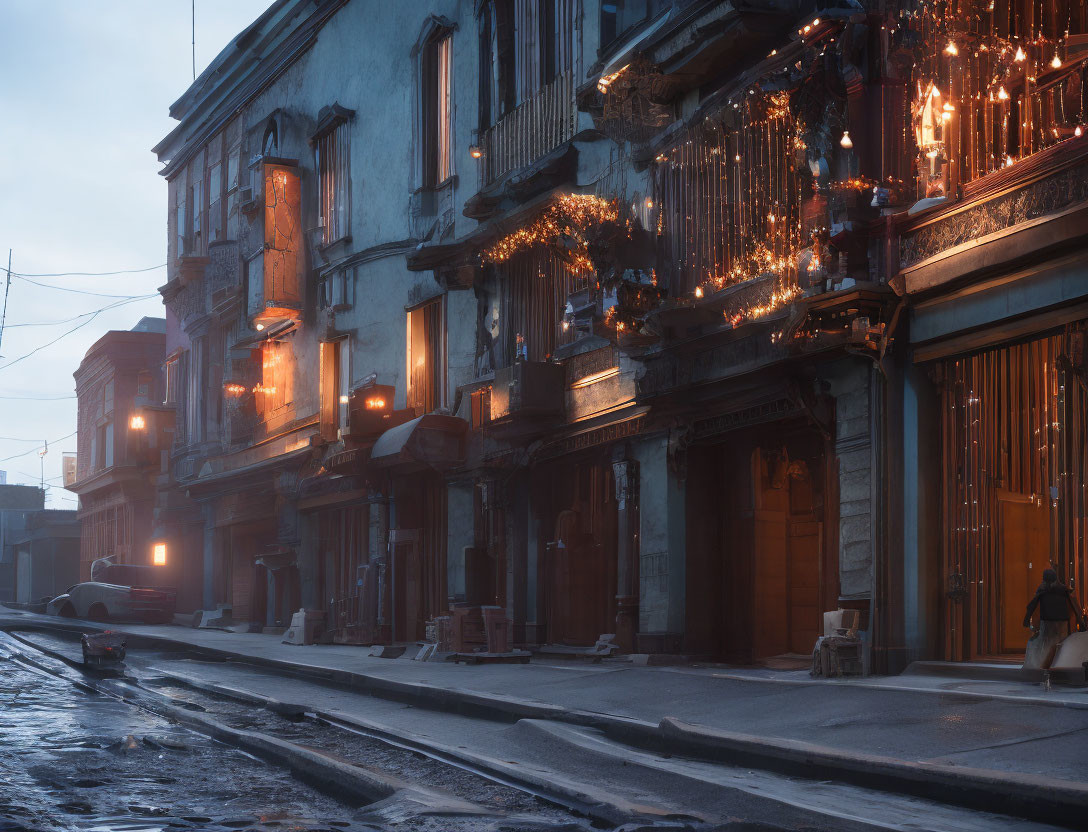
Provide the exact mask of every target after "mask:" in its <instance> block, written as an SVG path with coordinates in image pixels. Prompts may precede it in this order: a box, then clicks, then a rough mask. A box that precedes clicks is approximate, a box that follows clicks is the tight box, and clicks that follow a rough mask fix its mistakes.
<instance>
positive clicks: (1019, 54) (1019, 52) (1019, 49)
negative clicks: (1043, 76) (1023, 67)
mask: <svg viewBox="0 0 1088 832" xmlns="http://www.w3.org/2000/svg"><path fill="white" fill-rule="evenodd" d="M1026 57H1027V54H1026V53H1025V52H1024V47H1022V46H1017V47H1016V54H1015V55H1014V56H1013V60H1014V61H1016V62H1018V63H1019V62H1020V61H1022V60H1024V58H1026Z"/></svg>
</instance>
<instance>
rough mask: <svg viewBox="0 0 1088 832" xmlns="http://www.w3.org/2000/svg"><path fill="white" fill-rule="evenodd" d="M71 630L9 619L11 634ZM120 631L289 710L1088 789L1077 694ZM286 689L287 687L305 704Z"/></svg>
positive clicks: (4, 614) (1082, 697)
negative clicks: (313, 690)
mask: <svg viewBox="0 0 1088 832" xmlns="http://www.w3.org/2000/svg"><path fill="white" fill-rule="evenodd" d="M70 624H72V622H67V621H59V620H58V619H56V618H51V617H48V616H38V615H34V614H30V613H22V612H16V611H11V610H2V611H0V627H4V628H5V629H14V630H18V629H19V628H20V627H24V628H33V627H35V626H45V627H48V628H50V629H57V628H58V625H59V626H60V627H63V626H65V625H70ZM75 626H76V627H78V624H77V625H75ZM114 629H118V630H123V631H124V632H126V633H129V634H130V635H131V636H143V637H147V638H152V639H156V640H158V642H159V647H160V649H163V650H166V651H169V650H170V644H171V643H173V644H177V645H184V646H185V647H187V648H197V649H200V650H205V651H209V652H212V653H215V654H218V655H219V656H224V657H229V658H235V659H242V660H247V661H252V662H256V663H258V664H260V665H262V666H263V667H264V668H265V670H266V671H268V672H264V671H254V672H255V673H259V674H260V675H261V676H262V677H263V679H262V681H261V682H260V684H261V687H262V691H263V692H264V693H265V694H266V695H268V696H272V697H276V698H281V699H283V701H292V699H291V692H290V691H288V690H286V689H285V690H283V691H282V694H281V695H277V690H276V688H277V673H280V674H282V671H284V670H289V671H293V672H295V673H301V674H304V675H306V676H308V677H310V678H311V679H312V678H313V677H315V676H318V677H324V678H325V679H328V680H330V681H335V682H337V683H340V684H344V685H349V686H350V687H352V688H356V689H359V690H360V691H361V692H367V693H374V694H376V695H379V696H382V697H385V698H391V699H400V700H402V701H412V702H415V703H416V704H421V705H424V706H426V707H434V708H437V709H446V710H465V709H471V710H488V711H491V712H493V713H494V714H497V715H501V716H505V717H506V718H507V719H509V720H513V719H517V718H520V717H538V718H546V719H556V720H560V721H567V722H573V723H576V724H582V725H591V726H592V725H593V724H594V718H595V717H599V718H600V720H601V722H602V724H604V723H606V722H607V723H609V724H614V723H615V722H617V721H629V722H631V724H632V727H637V726H653V727H654V728H655V729H656V727H657V726H658V725H659V724H661V723H662V721H663V720H666V719H667V718H671V719H672V720H676V721H679V722H681V723H687V724H690V725H693V726H703V727H706V728H708V729H715V730H716V731H718V732H731V733H735V734H737V735H745V736H747V737H749V738H752V737H758V738H763V739H766V740H768V741H774V740H780V741H783V742H784V743H791V742H792V743H795V744H798V747H799V748H800V747H801V746H800V744H806V745H807V744H815V745H816V746H822V747H824V748H827V749H836V750H839V751H841V752H843V753H845V754H855V755H874V756H879V757H886V758H893V759H895V760H899V761H904V762H906V763H911V764H913V763H925V764H936V765H941V766H955V767H970V768H978V769H987V770H992V771H996V772H1008V773H1010V774H1012V773H1015V774H1019V775H1029V776H1030V775H1038V776H1041V777H1046V778H1057V779H1060V780H1065V781H1069V782H1070V783H1072V784H1084V783H1085V779H1086V778H1085V775H1084V763H1085V754H1084V743H1085V740H1086V739H1088V693H1085V692H1082V691H1080V690H1077V689H1064V690H1063V689H1054V690H1053V691H1052V692H1051V693H1045V692H1043V691H1042V689H1041V688H1040V687H1039V686H1037V685H1030V684H1026V683H1016V682H986V681H979V680H971V679H955V678H948V677H944V676H929V675H904V676H898V677H871V678H865V679H852V680H815V679H811V678H809V677H808V676H807V674H806V673H804V672H803V671H802V672H797V671H792V672H784V671H767V670H759V669H753V670H747V669H736V668H722V667H695V666H692V667H636V666H633V665H631V664H630V663H625V662H620V661H609V662H606V663H603V664H599V665H591V664H582V663H574V662H571V663H569V664H568V663H556V662H550V663H544V662H536V661H534V662H533V663H531V664H528V665H479V666H466V665H454V664H446V663H437V662H415V661H411V660H408V659H380V658H374V657H371V656H369V655H367V654H368V652H369V650H368V649H367V648H359V647H348V646H327V645H310V646H305V647H299V646H294V645H287V644H283V643H281V641H280V638H279V637H278V636H273V635H259V634H238V633H230V632H223V631H216V630H194V629H191V628H186V627H177V626H141V625H131V626H129V625H122V626H118V627H115V628H114ZM133 647H135V648H137V649H139V648H140V647H141V645H139V644H130V649H131V648H133ZM159 663H160V664H161V662H159ZM179 664H180V663H179ZM225 667H227V668H229V667H231V665H227V666H225ZM201 668H202V673H203V674H204V675H209V674H210V675H212V676H214V675H215V667H214V666H206V665H201ZM286 681H287V680H286V679H284V680H283V682H284V684H283V687H284V688H292V689H294V690H295V691H297V687H296V686H295V685H287V684H286ZM294 695H296V696H297V693H295V694H294ZM676 736H679V734H676ZM780 744H781V743H780Z"/></svg>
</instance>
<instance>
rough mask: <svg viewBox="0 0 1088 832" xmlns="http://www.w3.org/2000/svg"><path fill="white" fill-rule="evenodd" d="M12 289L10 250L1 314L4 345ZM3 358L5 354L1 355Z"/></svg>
mask: <svg viewBox="0 0 1088 832" xmlns="http://www.w3.org/2000/svg"><path fill="white" fill-rule="evenodd" d="M10 289H11V249H10V248H9V249H8V279H7V282H5V283H4V311H3V312H0V344H3V343H4V321H6V320H7V318H8V291H9V290H10ZM0 358H3V353H0Z"/></svg>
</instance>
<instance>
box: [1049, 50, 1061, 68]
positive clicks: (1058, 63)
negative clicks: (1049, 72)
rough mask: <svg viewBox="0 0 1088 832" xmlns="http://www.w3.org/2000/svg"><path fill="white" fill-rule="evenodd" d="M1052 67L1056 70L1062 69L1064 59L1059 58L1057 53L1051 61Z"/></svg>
mask: <svg viewBox="0 0 1088 832" xmlns="http://www.w3.org/2000/svg"><path fill="white" fill-rule="evenodd" d="M1050 65H1051V66H1052V67H1054V69H1061V68H1062V59H1061V58H1059V57H1058V53H1057V52H1055V53H1054V57H1053V58H1051V59H1050Z"/></svg>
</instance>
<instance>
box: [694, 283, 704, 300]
mask: <svg viewBox="0 0 1088 832" xmlns="http://www.w3.org/2000/svg"><path fill="white" fill-rule="evenodd" d="M702 296H703V287H702V286H696V287H695V297H697V298H701V297H702Z"/></svg>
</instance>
